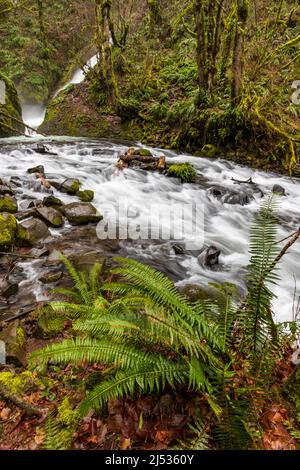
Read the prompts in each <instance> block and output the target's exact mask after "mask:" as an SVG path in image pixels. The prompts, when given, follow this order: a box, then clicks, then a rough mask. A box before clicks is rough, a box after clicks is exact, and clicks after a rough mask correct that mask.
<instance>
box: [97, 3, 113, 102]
mask: <svg viewBox="0 0 300 470" xmlns="http://www.w3.org/2000/svg"><path fill="white" fill-rule="evenodd" d="M111 8H112V0H95V13H96V46H97V50H98V56H99V64H98V65H99V75H100V77H99V78H100V82H101V84H102V85H103V87H104V89H105V90H106V91H107V93H108V94H109V96H110V99H111V101H112V103H113V104H114V105H117V104H118V101H119V88H118V84H117V80H116V76H115V71H114V63H113V51H112V42H113V41H112V34H111V29H112V16H111Z"/></svg>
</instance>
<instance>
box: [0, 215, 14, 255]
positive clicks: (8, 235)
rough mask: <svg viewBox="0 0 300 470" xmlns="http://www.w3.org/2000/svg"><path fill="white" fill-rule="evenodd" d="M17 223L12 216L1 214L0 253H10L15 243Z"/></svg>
mask: <svg viewBox="0 0 300 470" xmlns="http://www.w3.org/2000/svg"><path fill="white" fill-rule="evenodd" d="M16 232H17V221H16V219H15V217H14V216H13V215H11V214H5V213H4V214H0V251H9V250H10V249H11V248H12V247H13V245H14V241H15V236H16Z"/></svg>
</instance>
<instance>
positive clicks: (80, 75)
mask: <svg viewBox="0 0 300 470" xmlns="http://www.w3.org/2000/svg"><path fill="white" fill-rule="evenodd" d="M97 62H98V56H97V55H94V56H93V57H91V58H90V59H89V60H88V62H87V63H86V65H85V66H84V67H83V68H79V69H77V70H76V71H75V72H74V74H73V76H72V78H71V80H70V81H68V82H67V83H66V84H65V85H64V86H62V87H61V88H59V89H58V90H57V91H56V93H55V95H54V98H55V97H56V96H57V95H58V94H59V93H60V92H61V91H63V90H65V89H66V88H68V86H70V85H78V84H79V83H82V82H83V80H84V79H85V75H86V73H87V72H88V70H89V69H91V68H94V67H95V65H96V64H97Z"/></svg>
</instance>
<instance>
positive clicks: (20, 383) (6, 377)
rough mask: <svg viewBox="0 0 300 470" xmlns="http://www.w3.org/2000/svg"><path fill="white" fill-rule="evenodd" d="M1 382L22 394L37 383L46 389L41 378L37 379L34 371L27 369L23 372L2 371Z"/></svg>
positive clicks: (0, 374)
mask: <svg viewBox="0 0 300 470" xmlns="http://www.w3.org/2000/svg"><path fill="white" fill-rule="evenodd" d="M0 382H1V383H2V384H3V385H5V386H6V387H7V388H8V389H9V390H10V391H11V392H12V393H16V394H22V393H24V392H25V390H26V389H27V388H29V387H31V386H32V384H35V385H36V386H38V387H40V388H42V389H44V388H45V386H44V384H43V383H42V381H41V380H39V379H37V377H36V375H35V373H34V372H29V371H25V372H22V373H21V374H14V373H13V372H0Z"/></svg>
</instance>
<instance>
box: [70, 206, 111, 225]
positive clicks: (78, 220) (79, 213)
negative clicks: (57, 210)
mask: <svg viewBox="0 0 300 470" xmlns="http://www.w3.org/2000/svg"><path fill="white" fill-rule="evenodd" d="M64 213H65V216H66V218H67V219H68V221H69V222H70V224H72V225H82V224H88V223H89V222H93V223H97V222H100V220H102V219H103V216H102V215H101V214H99V212H98V211H97V209H96V208H95V207H94V206H93V205H92V204H91V203H90V202H73V203H71V204H67V205H66V206H65V208H64Z"/></svg>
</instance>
